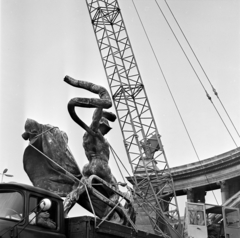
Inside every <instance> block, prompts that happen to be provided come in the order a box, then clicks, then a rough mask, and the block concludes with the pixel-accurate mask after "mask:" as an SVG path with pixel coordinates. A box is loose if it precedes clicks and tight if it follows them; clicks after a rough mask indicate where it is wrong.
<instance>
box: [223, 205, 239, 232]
mask: <svg viewBox="0 0 240 238" xmlns="http://www.w3.org/2000/svg"><path fill="white" fill-rule="evenodd" d="M225 219H226V224H227V226H228V227H235V228H237V227H239V213H238V211H237V210H233V209H229V208H227V209H225Z"/></svg>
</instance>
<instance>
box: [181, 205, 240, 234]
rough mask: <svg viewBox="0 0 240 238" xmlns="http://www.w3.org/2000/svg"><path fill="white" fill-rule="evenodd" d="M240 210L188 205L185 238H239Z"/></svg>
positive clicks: (215, 206)
mask: <svg viewBox="0 0 240 238" xmlns="http://www.w3.org/2000/svg"><path fill="white" fill-rule="evenodd" d="M239 221H240V215H239V209H238V208H235V207H226V206H217V205H211V204H204V203H191V202H187V203H186V211H185V218H184V238H209V237H211V238H239V237H240V223H239Z"/></svg>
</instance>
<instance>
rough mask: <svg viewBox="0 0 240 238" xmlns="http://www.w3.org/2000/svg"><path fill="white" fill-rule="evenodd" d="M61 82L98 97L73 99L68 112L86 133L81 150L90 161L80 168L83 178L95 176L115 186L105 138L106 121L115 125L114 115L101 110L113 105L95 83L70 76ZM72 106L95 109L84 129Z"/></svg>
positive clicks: (108, 129)
mask: <svg viewBox="0 0 240 238" xmlns="http://www.w3.org/2000/svg"><path fill="white" fill-rule="evenodd" d="M64 81H65V82H66V83H68V84H70V85H72V86H74V87H78V88H82V89H86V90H88V91H90V92H93V93H95V94H98V95H99V97H100V98H73V99H71V100H70V101H69V103H68V111H69V114H70V116H71V117H72V119H73V120H74V121H75V122H76V123H77V124H78V125H80V126H81V127H82V128H83V129H84V130H85V131H86V132H85V134H84V136H83V148H84V150H85V154H86V156H87V158H88V160H89V163H88V164H87V165H85V166H84V168H83V171H82V173H83V175H84V176H85V177H89V176H90V175H93V174H94V175H97V176H99V177H100V178H102V179H104V180H105V181H107V182H108V183H113V184H114V183H116V180H115V178H114V177H113V176H112V174H111V169H110V167H109V166H108V160H109V153H110V152H109V144H108V142H107V140H106V139H105V138H104V135H106V134H107V133H108V132H109V131H110V130H111V127H110V126H109V123H108V120H109V121H112V122H114V121H115V120H116V116H115V114H113V113H111V112H107V111H104V110H103V109H108V108H110V107H111V106H112V102H111V99H110V96H109V94H108V92H107V90H106V89H105V88H104V87H101V86H98V85H96V84H93V83H90V82H86V81H82V80H75V79H73V78H71V77H69V76H66V77H65V78H64ZM75 107H88V108H96V109H95V111H94V113H93V117H92V123H91V125H90V126H87V125H86V124H85V123H84V122H83V121H82V120H81V119H80V118H79V117H78V116H77V114H76V112H75Z"/></svg>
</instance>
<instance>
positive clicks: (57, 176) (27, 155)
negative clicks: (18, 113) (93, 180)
mask: <svg viewBox="0 0 240 238" xmlns="http://www.w3.org/2000/svg"><path fill="white" fill-rule="evenodd" d="M22 137H23V138H24V139H25V140H27V139H29V141H30V144H31V145H32V146H31V145H29V146H28V147H27V148H26V149H25V151H24V155H23V166H24V170H25V171H26V173H27V175H28V177H29V178H30V180H31V182H32V184H33V185H34V186H36V187H40V188H43V189H46V190H49V191H52V192H54V193H57V194H58V195H59V196H63V197H64V196H67V194H68V193H70V192H71V191H72V190H73V189H74V188H76V187H77V185H78V183H77V180H78V179H81V172H80V169H79V168H78V165H77V163H76V161H75V159H74V157H73V155H72V153H71V152H70V150H69V147H68V144H67V143H68V137H67V134H66V133H65V132H63V131H61V130H59V129H58V128H57V127H53V126H51V125H43V124H40V123H38V122H37V121H35V120H32V119H27V121H26V123H25V132H24V133H23V135H22ZM48 158H50V159H51V160H49V159H48ZM54 162H55V163H56V164H55V163H54ZM58 165H60V166H58ZM61 167H62V168H64V169H65V170H66V171H68V172H69V173H71V174H72V176H70V175H69V174H68V173H67V172H66V171H65V170H63V169H62V168H61Z"/></svg>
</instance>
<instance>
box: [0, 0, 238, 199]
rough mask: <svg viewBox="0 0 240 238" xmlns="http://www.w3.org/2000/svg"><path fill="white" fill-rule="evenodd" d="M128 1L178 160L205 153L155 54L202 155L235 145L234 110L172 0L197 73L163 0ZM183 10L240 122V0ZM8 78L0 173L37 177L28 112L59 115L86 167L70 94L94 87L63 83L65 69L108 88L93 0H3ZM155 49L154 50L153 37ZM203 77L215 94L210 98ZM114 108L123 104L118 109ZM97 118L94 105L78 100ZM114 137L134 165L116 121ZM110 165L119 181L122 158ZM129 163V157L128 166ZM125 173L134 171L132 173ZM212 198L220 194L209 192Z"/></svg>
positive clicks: (139, 51) (186, 2)
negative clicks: (28, 161) (27, 160)
mask: <svg viewBox="0 0 240 238" xmlns="http://www.w3.org/2000/svg"><path fill="white" fill-rule="evenodd" d="M134 2H135V6H136V8H137V10H138V13H139V15H140V17H141V21H142V23H143V25H144V28H145V30H146V32H147V36H146V34H145V32H144V29H143V27H142V25H141V22H140V20H139V18H138V15H137V12H136V10H135V8H134V5H133V2H132V1H130V0H119V5H120V8H121V12H122V15H123V18H124V22H125V24H126V28H127V31H128V35H129V38H130V41H131V44H132V47H133V51H134V54H135V57H136V60H137V63H138V66H139V69H140V73H141V75H142V80H143V83H144V85H145V89H146V92H147V96H148V98H149V101H150V105H151V108H152V111H153V115H154V118H155V120H156V123H157V126H158V130H159V132H160V134H161V136H162V137H161V139H162V143H163V145H164V148H165V152H166V156H167V160H168V163H169V166H170V167H174V166H178V165H183V164H187V163H192V162H196V161H197V160H198V158H197V156H196V154H195V152H194V149H193V147H192V145H191V143H190V140H189V138H188V136H187V133H186V131H185V129H184V127H183V124H182V122H181V119H180V117H179V115H178V112H177V110H176V107H175V105H174V103H173V100H172V98H171V96H170V93H169V90H168V87H167V86H166V82H165V80H164V79H163V76H162V74H161V71H160V69H159V66H158V63H157V61H156V58H155V57H154V54H155V55H156V57H157V60H158V62H159V64H160V65H161V68H162V70H163V72H164V75H165V77H166V80H167V83H168V85H169V88H170V89H171V92H172V94H173V96H174V98H175V101H176V103H177V105H178V108H179V111H180V112H181V115H182V118H183V120H184V122H185V124H186V127H187V129H188V131H189V134H190V136H191V139H192V141H193V143H194V146H195V148H196V151H197V153H198V156H199V158H200V159H201V160H203V159H207V158H210V157H213V156H215V155H218V154H221V153H224V152H226V151H229V150H232V149H234V148H236V145H235V143H234V142H233V140H232V138H231V137H230V135H229V133H228V132H227V130H226V128H225V127H224V124H223V123H222V121H221V119H220V117H219V115H218V113H219V114H220V115H221V117H222V119H223V120H224V122H225V123H226V125H227V127H228V130H229V131H230V133H231V135H232V137H233V138H234V140H235V142H236V144H237V146H239V145H240V139H239V136H238V135H237V133H236V132H235V130H234V129H233V127H232V125H231V123H230V122H229V119H228V118H227V117H226V114H225V113H224V111H223V109H222V107H221V105H220V103H219V101H218V100H217V98H216V97H215V96H214V94H213V92H212V89H211V86H210V84H209V82H208V80H207V79H206V77H205V75H204V74H203V72H202V70H201V68H200V67H199V65H198V64H197V61H196V59H195V58H194V57H193V54H192V53H191V51H190V49H189V47H188V45H187V44H186V41H185V40H184V38H183V37H182V34H181V32H180V31H179V29H178V27H177V25H176V23H175V22H174V20H173V17H172V16H171V14H170V12H169V10H168V8H167V7H166V4H165V2H164V1H163V0H158V4H159V6H160V7H161V9H162V11H163V12H164V14H165V15H166V17H167V19H168V21H169V24H170V25H171V27H172V29H173V30H174V32H175V34H176V36H177V37H178V39H179V41H180V43H181V45H182V47H183V49H184V51H185V52H186V54H187V55H188V57H189V59H190V61H191V64H192V65H193V67H194V69H195V70H196V72H197V74H198V75H199V77H200V79H201V83H200V81H199V80H198V78H197V77H196V75H195V74H194V72H193V70H192V68H191V66H190V64H189V63H188V61H187V59H186V57H185V56H184V54H183V52H182V50H181V48H180V47H179V45H178V43H177V41H176V39H175V38H174V36H173V34H172V32H171V30H170V29H169V26H168V25H167V23H166V21H165V20H164V18H163V16H162V14H161V12H160V10H159V7H158V5H156V2H155V0H135V1H134ZM167 2H168V4H169V6H170V8H171V10H172V12H173V13H174V16H175V18H176V19H177V21H178V23H179V25H180V26H181V28H182V30H183V32H184V34H185V35H186V37H187V39H188V41H189V42H190V44H191V47H192V48H193V50H194V52H195V54H196V55H197V57H198V59H199V61H200V62H201V64H202V66H203V68H204V70H205V72H206V74H207V76H208V78H209V79H210V80H211V83H212V85H213V86H214V87H215V89H216V90H217V92H218V94H219V97H220V99H221V101H222V103H223V104H224V106H225V108H226V109H227V111H228V114H229V115H230V117H231V120H232V121H233V123H234V125H235V127H236V128H237V130H238V131H240V110H239V104H240V93H239V91H240V80H239V79H240V45H239V42H240V35H239V34H240V2H239V1H238V0H230V1H229V0H211V1H207V0H168V1H167ZM0 4H1V5H0V7H1V18H0V20H1V38H0V40H1V81H0V172H1V171H3V170H4V169H5V168H7V169H8V173H9V174H12V175H14V177H13V178H8V177H4V182H9V181H17V182H21V183H27V184H31V182H30V180H29V179H28V176H27V175H26V173H25V172H24V169H23V164H22V159H23V153H24V150H25V148H26V147H27V145H28V142H26V141H24V140H23V139H22V137H21V134H22V133H23V132H24V124H25V121H26V119H27V118H31V119H34V120H36V121H38V122H39V123H41V124H51V125H54V126H57V127H59V128H60V129H61V130H63V131H65V132H66V133H67V134H68V138H69V147H70V149H71V151H72V153H73V155H74V157H75V159H76V161H77V162H78V165H79V167H80V168H82V167H83V165H84V164H86V163H87V159H86V157H85V154H84V151H83V148H82V136H83V133H84V131H83V130H82V128H80V127H79V126H78V125H77V124H76V123H75V122H73V121H72V120H71V118H70V116H69V114H68V112H67V103H68V101H69V100H70V99H71V98H73V97H93V96H95V95H92V94H91V93H90V92H86V91H84V90H81V89H78V88H73V87H71V86H69V85H67V84H66V83H64V82H63V78H64V76H65V75H69V76H71V77H73V78H76V79H81V80H86V81H91V82H93V83H96V84H99V85H102V86H104V87H106V88H107V89H109V87H108V83H107V79H106V75H105V72H104V68H103V65H102V61H101V58H100V54H99V50H98V48H97V43H96V39H95V36H94V32H93V29H92V25H91V21H90V17H89V15H88V10H87V6H86V2H85V1H84V0H51V1H48V0H21V1H19V0H2V1H1V2H0ZM148 39H149V40H150V43H151V45H152V48H153V49H154V53H153V51H152V48H151V46H150V44H149V41H148ZM201 84H203V85H204V87H205V88H206V90H207V92H208V93H209V94H210V96H211V97H212V100H213V103H214V105H215V107H216V108H217V110H218V113H217V112H216V110H215V108H214V107H213V105H212V104H211V103H210V101H209V100H208V99H207V97H206V94H205V91H204V90H203V87H202V86H201ZM112 110H113V111H114V109H113V108H112ZM77 112H78V114H79V117H80V118H81V119H82V120H83V121H85V122H86V123H87V124H90V123H91V117H92V112H93V111H92V109H82V108H81V109H77ZM111 126H112V128H113V129H112V131H110V133H109V134H108V135H107V139H108V141H109V142H110V144H111V145H112V147H113V148H114V150H115V151H116V152H117V154H118V156H119V158H120V159H121V160H122V162H123V163H124V164H125V165H128V159H127V156H126V152H125V149H124V146H123V138H122V135H121V132H120V129H119V124H118V122H117V121H116V122H115V123H112V124H111ZM110 166H111V169H112V171H113V173H114V174H115V175H116V177H117V180H119V181H121V180H122V179H121V176H120V173H119V172H118V170H117V166H116V164H115V162H114V159H113V158H112V157H111V158H110ZM127 167H128V168H129V171H130V166H127ZM124 175H126V176H127V174H126V173H125V172H124ZM209 199H210V200H211V195H210V198H209Z"/></svg>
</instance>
